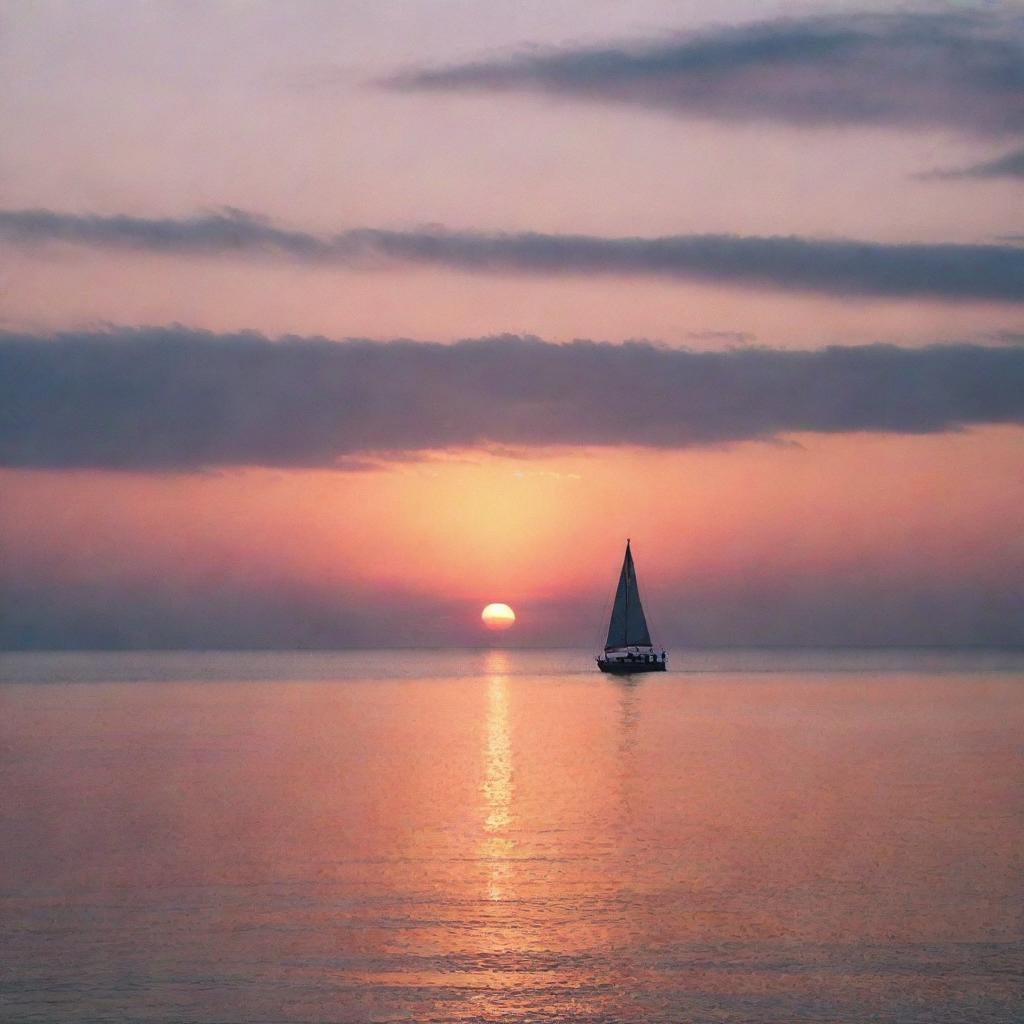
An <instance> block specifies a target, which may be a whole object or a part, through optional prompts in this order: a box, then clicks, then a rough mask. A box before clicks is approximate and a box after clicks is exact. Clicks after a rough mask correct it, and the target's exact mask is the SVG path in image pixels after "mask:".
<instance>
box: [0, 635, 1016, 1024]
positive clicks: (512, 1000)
mask: <svg viewBox="0 0 1024 1024" xmlns="http://www.w3.org/2000/svg"><path fill="white" fill-rule="evenodd" d="M670 666H671V668H670V671H669V672H667V673H665V674H664V675H650V676H641V677H636V678H635V679H633V680H630V679H617V678H615V677H608V676H602V675H600V674H599V673H598V672H597V671H596V669H595V667H594V664H593V661H592V659H591V657H590V655H589V654H588V653H587V652H585V651H502V650H488V651H479V650H472V651H468V650H467V651H373V652H369V651H358V652H345V653H298V654H293V653H272V654H271V653H245V654H234V653H141V654H140V653H125V654H77V653H61V654H7V655H4V656H3V657H2V658H0V816H2V821H0V826H2V827H0V918H2V920H0V1016H2V1018H3V1020H4V1021H5V1022H9V1024H28V1022H47V1024H49V1022H61V1024H63V1022H68V1024H70V1022H75V1024H82V1022H113V1021H117V1022H123V1021H131V1022H147V1024H148V1022H154V1024H156V1022H160V1024H164V1022H166V1024H171V1022H173V1024H181V1022H195V1024H214V1022H216V1024H257V1022H258V1024H271V1022H273V1024H299V1022H319V1024H326V1022H337V1024H342V1022H346V1024H347V1022H353V1024H355V1022H359V1024H367V1022H392V1021H417V1022H447V1021H452V1022H455V1021H458V1022H465V1021H493V1022H520V1021H534V1022H543V1024H554V1022H562V1021H565V1022H568V1021H573V1022H594V1024H597V1022H658V1024H662V1022H664V1024H668V1022H672V1024H679V1022H689V1021H694V1022H698V1021H699V1022H744V1024H748V1022H749V1024H768V1022H801V1021H807V1022H843V1024H859V1022H868V1021H871V1022H901V1024H910V1022H913V1024H944V1022H970V1024H985V1022H996V1021H999V1022H1003V1021H1006V1022H1008V1021H1020V1020H1022V1019H1024V653H1022V652H998V651H960V652H955V651H947V652H938V651H866V652H863V651H806V650H805V651H717V652H716V651H691V652H686V653H680V652H671V654H670Z"/></svg>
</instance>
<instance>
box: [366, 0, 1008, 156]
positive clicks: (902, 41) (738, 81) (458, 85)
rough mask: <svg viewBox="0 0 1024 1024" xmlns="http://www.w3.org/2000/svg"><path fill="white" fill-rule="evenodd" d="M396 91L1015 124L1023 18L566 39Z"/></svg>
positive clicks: (405, 82) (942, 15) (994, 130)
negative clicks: (587, 43) (577, 43)
mask: <svg viewBox="0 0 1024 1024" xmlns="http://www.w3.org/2000/svg"><path fill="white" fill-rule="evenodd" d="M382 84H384V85H385V86H387V87H389V88H392V89H400V90H415V91H420V90H457V91H463V92H470V91H487V92H497V91H530V92H535V93H542V94H545V95H549V96H564V97H575V98H580V99H586V100H591V101H597V102H610V103H623V104H633V105H637V106H641V107H646V108H649V109H655V110H663V111H666V112H669V113H673V114H679V115H686V116H695V115H696V116H702V117H709V118H716V119H725V120H737V121H741V120H769V121H778V122H789V123H793V124H803V125H838V124H889V125H900V126H912V127H918V128H952V129H956V130H958V131H962V132H966V133H969V134H984V135H991V136H998V135H1003V134H1006V133H1012V132H1019V131H1021V130H1024V102H1022V99H1024V17H1022V16H1021V15H1020V13H1019V12H1015V13H1011V12H997V11H993V10H985V11H982V10H979V9H975V10H961V11H941V12H940V11H933V12H923V11H919V12H912V11H911V12H893V13H844V14H838V15H827V16H811V17H806V18H779V19H774V20H766V21H759V22H755V23H751V24H746V25H740V26H730V27H717V28H713V29H709V30H706V31H703V32H695V33H690V34H687V35H679V36H674V37H669V38H662V39H658V40H651V41H645V42H643V41H642V42H621V43H609V44H608V45H605V46H599V47H572V46H569V47H564V48H560V49H551V50H545V51H530V52H526V53H519V54H513V55H510V56H499V57H494V58H488V59H484V60H478V61H474V62H471V63H461V64H453V65H450V66H447V67H438V68H416V69H413V70H410V71H407V72H403V73H400V74H397V75H395V76H393V77H391V78H389V79H387V80H386V81H385V82H383V83H382Z"/></svg>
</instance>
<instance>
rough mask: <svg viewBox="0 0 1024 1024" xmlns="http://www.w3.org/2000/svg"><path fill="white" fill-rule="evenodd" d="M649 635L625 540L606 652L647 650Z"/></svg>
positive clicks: (627, 542)
mask: <svg viewBox="0 0 1024 1024" xmlns="http://www.w3.org/2000/svg"><path fill="white" fill-rule="evenodd" d="M650 646H651V634H650V633H649V632H648V631H647V619H645V618H644V607H643V605H642V604H641V603H640V591H639V590H638V589H637V586H636V569H635V568H634V566H633V555H632V552H631V551H630V550H629V541H628V540H627V541H626V557H625V558H624V559H623V560H622V572H621V573H619V585H618V587H617V588H616V590H615V604H614V606H613V607H612V620H611V622H610V623H609V624H608V640H607V641H606V643H605V645H604V649H605V650H606V651H608V650H611V649H612V648H614V647H650Z"/></svg>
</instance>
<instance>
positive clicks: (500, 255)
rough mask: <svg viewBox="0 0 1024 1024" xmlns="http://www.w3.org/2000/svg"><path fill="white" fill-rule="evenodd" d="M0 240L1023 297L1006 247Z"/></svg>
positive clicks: (459, 236) (548, 240)
mask: <svg viewBox="0 0 1024 1024" xmlns="http://www.w3.org/2000/svg"><path fill="white" fill-rule="evenodd" d="M0 241H5V242H6V243H7V244H10V245H19V246H31V245H39V244H46V243H70V244H75V245H82V246H88V247H90V248H97V249H108V250H131V251H145V252H152V253H157V254H169V255H175V256H183V257H189V256H200V257H208V256H220V257H241V258H266V257H270V258H276V259H286V260H292V261H297V262H304V263H314V264H335V265H340V266H345V267H349V268H356V269H372V268H378V269H379V268H382V267H394V266H421V267H442V268H447V269H449V270H454V271H460V272H466V273H488V274H536V275H545V276H555V275H581V276H601V275H616V276H624V277H660V278H669V279H675V280H685V281H698V282H708V283H712V284H716V285H726V286H733V287H740V286H744V287H757V288H773V289H782V290H788V291H800V292H814V293H820V294H828V295H838V296H878V297H885V298H910V297H916V298H933V299H936V300H939V301H947V302H970V301H995V302H1005V303H1020V302H1024V249H1022V248H1020V247H1019V246H1015V245H992V244H985V245H963V244H955V243H937V244H919V243H906V244H885V243H879V242H867V241H857V240H852V239H812V238H799V237H792V236H790V237H784V236H769V237H750V236H737V235H668V236H664V237H659V238H637V237H623V238H604V237H598V236H593V235H553V234H540V233H535V232H524V233H517V234H512V233H509V234H486V233H482V232H472V231H462V232H458V231H446V230H444V229H440V228H431V229H422V230H412V231H386V230H378V229H372V228H363V229H355V230H351V231H345V232H342V233H340V234H335V235H332V236H319V235H314V234H310V233H306V232H301V231H289V230H286V229H282V228H278V227H275V226H274V225H273V224H271V223H270V222H268V221H267V220H264V219H262V218H259V217H254V216H251V215H249V214H245V213H242V212H240V211H237V210H225V211H223V212H220V213H211V214H205V215H202V216H195V217H189V218H180V219H173V218H159V219H158V218H144V217H129V216H124V215H118V216H90V215H78V214H68V213H59V212H55V211H52V210H0Z"/></svg>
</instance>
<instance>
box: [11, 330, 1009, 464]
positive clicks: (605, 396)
mask: <svg viewBox="0 0 1024 1024" xmlns="http://www.w3.org/2000/svg"><path fill="white" fill-rule="evenodd" d="M1008 422H1012V423H1021V422H1024V349H1021V348H1019V347H1012V346H998V347H996V346H993V347H985V346H978V345H967V344H965V345H947V346H932V347H928V348H923V349H904V348H897V347H893V346H887V345H871V346H862V347H849V348H828V349H823V350H817V351H796V352H795V351H785V350H773V349H763V348H739V349H734V350H731V351H728V352H691V351H679V350H670V349H666V348H660V347H657V346H655V345H651V344H647V343H629V344H625V345H612V344H606V343H596V342H590V341H577V342H573V343H571V344H551V343H546V342H543V341H540V340H538V339H535V338H521V337H513V336H505V337H499V338H488V339H482V340H476V341H463V342H458V343H456V344H453V345H441V344H436V343H430V342H413V341H403V340H399V341H389V342H373V341H361V340H356V341H346V342H334V341H328V340H324V339H308V338H288V339H283V340H280V341H271V340H268V339H267V338H265V337H262V336H260V335H257V334H231V335H216V334H208V333H204V332H197V331H190V330H186V329H184V328H177V327H172V328H163V329H135V330H115V331H110V332H106V333H66V334H60V335H57V336H54V337H49V338H44V337H40V336H37V335H20V334H2V335H0V465H6V466H15V467H51V468H66V467H96V468H116V469H132V470H140V471H161V470H194V469H199V468H202V467H209V466H230V465H265V466H293V467H299V466H312V465H316V466H331V465H337V464H339V462H340V463H341V464H342V465H344V461H345V460H346V459H351V458H352V457H354V456H357V457H358V456H366V455H369V456H373V455H374V454H375V453H378V452H392V453H394V452H400V453H401V452H406V453H408V452H421V451H429V450H436V449H445V448H466V447H473V446H479V445H508V446H513V447H516V448H529V447H539V446H551V445H578V446H609V445H643V446H658V447H685V446H691V445H707V444H719V443H728V442H736V441H744V440H751V439H770V438H774V437H776V436H777V435H780V434H786V433H792V432H800V431H812V432H828V433H832V432H844V431H890V432H902V433H924V432H936V431H945V430H955V429H958V428H960V427H962V426H964V425H969V424H976V423H1008ZM357 461H358V460H357Z"/></svg>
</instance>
